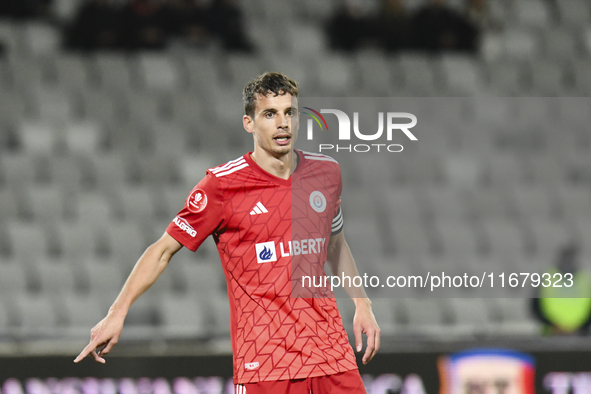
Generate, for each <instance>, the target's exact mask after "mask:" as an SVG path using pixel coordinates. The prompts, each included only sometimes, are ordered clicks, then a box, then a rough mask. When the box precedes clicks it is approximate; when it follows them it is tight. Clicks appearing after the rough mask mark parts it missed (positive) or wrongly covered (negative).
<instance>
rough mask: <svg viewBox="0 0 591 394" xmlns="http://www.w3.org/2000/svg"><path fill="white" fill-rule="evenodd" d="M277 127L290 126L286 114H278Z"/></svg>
mask: <svg viewBox="0 0 591 394" xmlns="http://www.w3.org/2000/svg"><path fill="white" fill-rule="evenodd" d="M277 127H281V128H286V127H289V122H288V118H287V116H286V115H285V114H281V113H280V114H278V116H277Z"/></svg>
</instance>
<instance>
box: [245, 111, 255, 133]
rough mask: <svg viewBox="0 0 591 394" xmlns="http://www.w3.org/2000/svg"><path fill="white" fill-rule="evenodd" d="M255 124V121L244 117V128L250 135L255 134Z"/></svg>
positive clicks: (246, 116)
mask: <svg viewBox="0 0 591 394" xmlns="http://www.w3.org/2000/svg"><path fill="white" fill-rule="evenodd" d="M253 122H254V120H253V119H252V118H251V117H250V116H248V115H244V116H243V117H242V126H244V130H246V131H247V132H249V133H250V134H252V133H254V128H253Z"/></svg>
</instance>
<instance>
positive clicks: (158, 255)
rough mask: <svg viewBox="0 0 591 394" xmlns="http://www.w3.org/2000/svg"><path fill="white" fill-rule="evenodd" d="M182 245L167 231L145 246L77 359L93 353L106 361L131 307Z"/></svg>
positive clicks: (96, 359) (102, 360)
mask: <svg viewBox="0 0 591 394" xmlns="http://www.w3.org/2000/svg"><path fill="white" fill-rule="evenodd" d="M181 248H182V245H181V244H180V243H179V242H178V241H177V240H175V239H174V238H173V237H171V236H170V235H168V233H164V235H163V236H162V237H161V238H160V239H159V240H158V241H156V242H155V243H153V244H152V245H150V246H149V247H148V248H147V249H146V251H145V252H144V254H143V255H142V257H140V259H139V260H138V262H137V263H136V264H135V267H134V268H133V270H132V271H131V274H129V277H128V278H127V281H126V282H125V284H124V285H123V289H121V292H120V293H119V296H117V299H116V300H115V302H114V303H113V305H111V308H109V312H108V313H107V316H106V317H105V318H104V319H103V320H101V321H100V322H99V323H98V324H97V325H96V326H94V328H93V329H92V330H91V332H90V343H89V344H88V345H87V346H86V347H85V348H84V350H82V352H81V353H80V354H79V355H78V357H76V359H75V360H74V362H75V363H77V362H79V361H81V360H82V359H84V358H85V357H86V356H88V355H89V354H92V357H94V359H95V361H98V362H100V363H103V364H104V363H105V359H104V358H103V356H104V355H106V354H107V353H109V351H111V349H112V348H113V346H115V344H116V343H117V341H118V340H119V336H120V335H121V331H122V330H123V323H124V321H125V317H126V316H127V312H128V311H129V307H131V305H132V304H133V303H134V302H135V300H137V299H138V298H139V297H140V296H141V295H142V294H143V293H144V292H145V291H146V290H148V289H149V288H150V286H152V285H153V284H154V282H156V279H157V278H158V277H159V276H160V274H161V273H162V271H164V269H165V268H166V266H167V265H168V263H169V262H170V259H171V258H172V256H173V255H174V254H175V253H176V252H178V251H179V250H180V249H181Z"/></svg>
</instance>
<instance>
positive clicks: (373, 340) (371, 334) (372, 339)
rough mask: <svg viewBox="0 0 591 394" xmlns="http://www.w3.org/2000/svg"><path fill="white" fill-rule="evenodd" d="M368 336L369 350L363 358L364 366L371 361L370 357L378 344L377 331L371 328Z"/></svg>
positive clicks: (367, 333)
mask: <svg viewBox="0 0 591 394" xmlns="http://www.w3.org/2000/svg"><path fill="white" fill-rule="evenodd" d="M366 335H367V348H366V349H365V354H364V355H363V358H362V359H361V361H362V362H363V364H367V362H368V361H369V360H371V357H370V355H371V354H372V353H373V350H374V349H375V343H376V338H375V329H374V328H370V329H369V330H367V332H366Z"/></svg>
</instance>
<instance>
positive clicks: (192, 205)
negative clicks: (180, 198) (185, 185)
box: [166, 172, 224, 252]
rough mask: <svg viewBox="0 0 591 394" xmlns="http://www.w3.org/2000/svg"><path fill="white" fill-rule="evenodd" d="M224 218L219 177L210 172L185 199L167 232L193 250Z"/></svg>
mask: <svg viewBox="0 0 591 394" xmlns="http://www.w3.org/2000/svg"><path fill="white" fill-rule="evenodd" d="M223 221H224V204H223V199H222V191H221V189H220V187H219V183H218V180H217V178H216V177H215V176H213V175H212V174H211V173H209V172H208V173H207V175H206V176H205V178H203V179H202V180H201V181H200V182H199V183H198V184H197V186H195V188H194V189H193V190H192V191H191V193H190V194H189V196H188V197H187V199H186V200H185V206H184V207H183V209H182V210H181V211H180V212H179V213H178V214H177V215H176V217H175V218H174V219H173V220H172V222H171V223H170V224H169V225H168V228H167V229H166V232H167V233H168V234H169V235H170V236H172V237H173V238H174V239H176V240H177V241H178V242H179V243H180V244H181V245H183V246H184V247H186V248H187V249H189V250H192V251H193V252H194V251H196V250H197V248H198V247H199V246H200V245H201V244H202V243H203V241H205V239H206V238H207V237H208V236H209V235H210V234H212V233H213V232H215V230H216V229H218V228H219V227H220V226H221V225H222V223H223Z"/></svg>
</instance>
